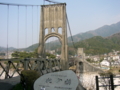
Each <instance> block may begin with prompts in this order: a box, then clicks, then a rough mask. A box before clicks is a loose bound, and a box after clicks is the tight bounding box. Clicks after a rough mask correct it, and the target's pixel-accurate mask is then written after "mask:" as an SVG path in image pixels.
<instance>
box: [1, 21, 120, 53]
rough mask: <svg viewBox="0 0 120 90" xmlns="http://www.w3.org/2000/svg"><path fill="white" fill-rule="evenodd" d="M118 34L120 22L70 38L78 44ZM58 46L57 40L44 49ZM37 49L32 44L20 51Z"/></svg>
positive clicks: (69, 38) (69, 41) (69, 39)
mask: <svg viewBox="0 0 120 90" xmlns="http://www.w3.org/2000/svg"><path fill="white" fill-rule="evenodd" d="M119 32H120V22H118V23H116V24H112V25H104V26H102V27H100V28H98V29H95V30H91V31H88V32H85V33H79V34H76V35H74V36H72V37H73V41H74V42H79V41H82V40H85V39H89V38H91V37H94V36H101V37H108V36H110V37H112V36H111V35H113V34H115V33H119ZM110 37H108V38H110ZM114 41H115V40H114ZM68 44H69V45H71V44H72V40H71V37H68ZM60 45H61V43H60V42H59V41H58V40H56V41H51V42H49V43H47V44H46V49H49V50H53V49H56V48H59V47H61V46H60ZM37 47H38V44H34V45H32V46H29V47H28V48H24V49H21V50H25V51H33V50H34V49H36V48H37ZM3 50H5V51H6V49H5V48H3V47H2V48H1V47H0V51H3ZM11 50H12V49H11Z"/></svg>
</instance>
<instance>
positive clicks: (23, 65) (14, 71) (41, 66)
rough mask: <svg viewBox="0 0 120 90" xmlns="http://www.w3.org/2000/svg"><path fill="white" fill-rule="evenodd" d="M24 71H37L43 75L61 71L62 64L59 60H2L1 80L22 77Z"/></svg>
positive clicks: (0, 68) (0, 60) (0, 61)
mask: <svg viewBox="0 0 120 90" xmlns="http://www.w3.org/2000/svg"><path fill="white" fill-rule="evenodd" d="M22 70H36V71H38V72H40V74H41V75H43V74H46V73H50V72H55V71H60V70H61V63H60V60H57V59H43V58H26V59H0V78H1V77H2V78H5V79H7V78H12V77H14V76H16V75H21V71H22Z"/></svg>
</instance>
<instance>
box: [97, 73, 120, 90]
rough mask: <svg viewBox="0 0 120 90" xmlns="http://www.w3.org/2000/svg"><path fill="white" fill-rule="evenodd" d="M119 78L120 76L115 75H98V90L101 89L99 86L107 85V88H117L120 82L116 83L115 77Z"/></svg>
mask: <svg viewBox="0 0 120 90" xmlns="http://www.w3.org/2000/svg"><path fill="white" fill-rule="evenodd" d="M115 78H119V79H120V76H113V75H110V77H98V76H96V90H100V89H99V87H105V88H106V89H105V90H115V87H116V86H120V84H117V85H116V84H114V83H115V82H114V79H115Z"/></svg>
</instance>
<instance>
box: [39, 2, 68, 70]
mask: <svg viewBox="0 0 120 90" xmlns="http://www.w3.org/2000/svg"><path fill="white" fill-rule="evenodd" d="M59 28H61V30H62V31H61V32H62V33H59ZM52 29H54V31H53V30H52ZM45 30H48V33H47V34H45ZM39 35H40V36H39V47H38V54H39V55H40V56H42V57H44V58H45V56H44V55H45V41H46V40H47V39H48V38H50V37H57V38H58V39H59V40H60V42H61V45H62V46H61V61H62V65H63V66H64V67H63V68H64V69H68V64H67V62H68V45H67V24H66V3H59V4H50V5H41V20H40V34H39Z"/></svg>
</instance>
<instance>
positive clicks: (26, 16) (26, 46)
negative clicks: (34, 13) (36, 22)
mask: <svg viewBox="0 0 120 90" xmlns="http://www.w3.org/2000/svg"><path fill="white" fill-rule="evenodd" d="M25 26H26V27H25V29H26V35H25V37H26V40H25V43H26V46H25V47H27V6H26V25H25Z"/></svg>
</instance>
